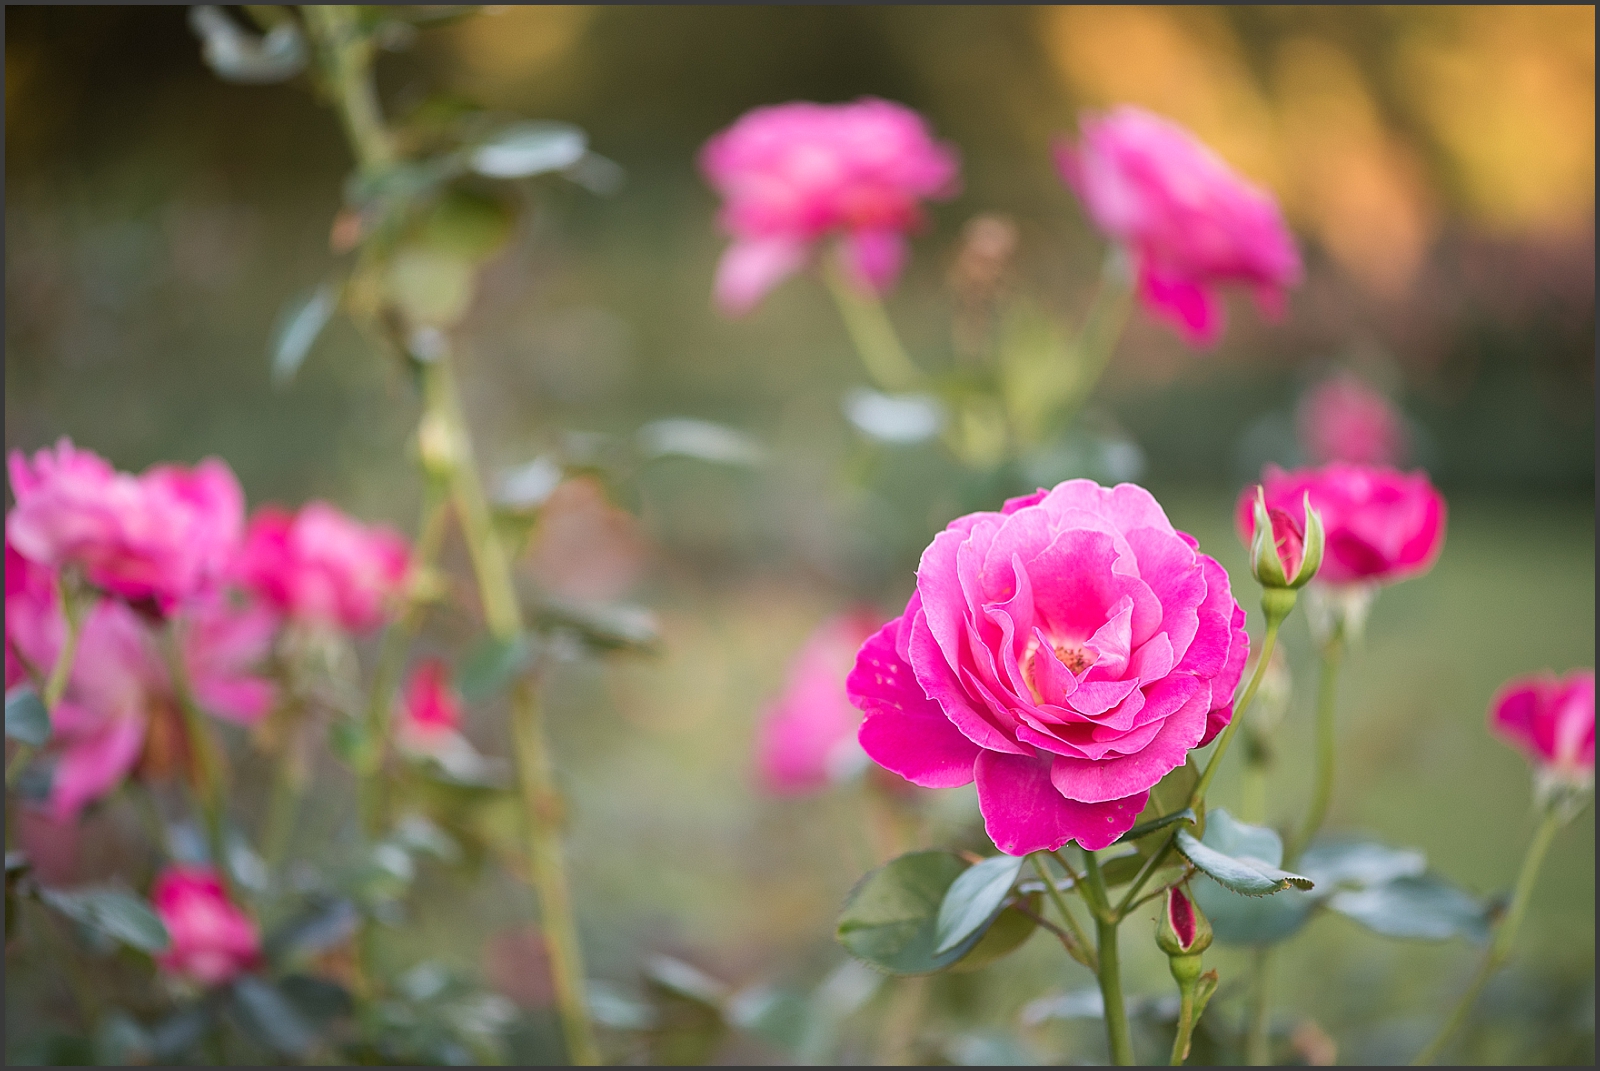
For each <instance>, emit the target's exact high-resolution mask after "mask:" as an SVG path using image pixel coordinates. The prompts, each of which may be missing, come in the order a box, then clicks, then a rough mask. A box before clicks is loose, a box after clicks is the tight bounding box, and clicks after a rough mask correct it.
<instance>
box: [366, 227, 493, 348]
mask: <svg viewBox="0 0 1600 1071" xmlns="http://www.w3.org/2000/svg"><path fill="white" fill-rule="evenodd" d="M477 270H478V266H477V264H476V263H474V261H473V260H472V259H471V258H470V257H464V256H462V255H461V254H460V253H456V252H453V251H450V250H446V249H436V248H432V247H429V246H423V245H409V246H406V247H405V248H403V249H401V250H400V251H399V252H397V253H396V254H395V255H394V258H393V259H392V260H390V262H389V266H388V271H387V273H386V278H385V281H386V283H387V284H388V287H389V294H390V296H391V297H393V298H394V301H395V304H397V305H398V306H400V308H401V309H402V310H403V311H404V312H405V314H406V316H407V317H408V318H409V319H410V321H411V323H412V324H413V325H414V326H419V327H434V328H439V329H440V330H443V329H445V328H449V327H452V326H454V324H455V323H456V321H457V320H459V319H461V317H462V316H463V315H465V313H466V311H467V307H468V306H469V305H471V304H472V283H473V280H474V279H475V278H476V277H477Z"/></svg>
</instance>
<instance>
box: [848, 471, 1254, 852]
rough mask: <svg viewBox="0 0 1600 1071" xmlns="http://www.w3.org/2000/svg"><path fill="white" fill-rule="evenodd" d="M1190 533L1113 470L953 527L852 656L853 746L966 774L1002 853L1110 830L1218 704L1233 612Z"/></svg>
mask: <svg viewBox="0 0 1600 1071" xmlns="http://www.w3.org/2000/svg"><path fill="white" fill-rule="evenodd" d="M1197 547H1198V544H1197V543H1196V541H1195V540H1194V538H1193V537H1192V536H1189V535H1188V534H1186V533H1184V532H1179V531H1176V530H1175V529H1174V528H1173V527H1172V524H1171V523H1170V522H1169V521H1168V520H1167V516H1166V514H1165V513H1164V512H1162V509H1161V506H1160V505H1159V504H1158V503H1157V502H1156V500H1155V499H1154V498H1153V497H1152V496H1151V495H1150V492H1148V491H1146V490H1145V489H1144V488H1142V487H1137V486H1135V485H1133V484H1126V483H1125V484H1119V485H1118V486H1116V487H1112V488H1106V487H1101V486H1100V485H1098V484H1096V483H1095V482H1094V481H1092V480H1068V481H1067V482H1065V483H1062V484H1059V485H1057V486H1056V487H1055V489H1054V490H1051V491H1048V492H1046V491H1043V490H1041V491H1039V492H1037V493H1036V494H1032V495H1029V496H1027V497H1025V498H1018V499H1013V500H1011V501H1010V502H1007V503H1006V504H1005V508H1004V509H1003V510H1002V511H1001V512H999V513H973V514H969V515H968V516H965V517H961V518H958V519H957V520H955V521H952V522H951V523H950V526H949V527H948V528H946V529H945V530H944V531H943V532H941V533H940V534H939V535H937V536H935V537H934V540H933V543H932V545H931V546H929V547H928V549H927V550H926V551H924V552H923V555H922V564H921V565H920V566H919V567H918V569H917V590H916V593H915V594H913V595H912V596H911V601H910V602H909V603H908V604H907V605H906V612H905V614H904V615H903V616H902V617H900V618H898V619H896V620H894V621H891V622H890V623H889V624H887V625H885V626H884V627H883V628H882V629H880V630H879V631H878V632H877V633H876V634H875V635H874V636H873V637H872V638H871V639H870V640H868V641H867V643H866V645H865V646H864V647H862V649H861V653H860V655H859V656H858V657H857V659H856V667H855V670H854V671H853V672H852V673H851V674H850V678H849V681H848V685H847V687H848V689H849V692H850V698H851V701H852V702H854V703H855V704H856V705H857V706H858V707H860V708H861V709H862V710H863V711H865V713H866V720H865V721H864V722H862V725H861V732H860V740H861V746H862V747H863V748H864V749H865V750H866V752H867V754H868V755H869V756H871V757H872V758H873V759H874V760H875V761H876V762H878V763H879V764H880V765H882V766H884V767H885V768H887V769H889V770H892V771H893V772H895V773H897V774H899V775H900V776H902V777H904V778H905V779H906V780H908V781H911V782H912V783H914V784H918V785H922V786H924V787H926V788H952V787H955V786H957V785H964V784H966V783H967V782H969V781H973V780H976V781H977V786H978V805H979V808H980V809H981V811H982V812H983V819H984V825H985V828H986V829H987V830H988V832H989V836H990V837H991V838H992V839H993V840H994V843H995V845H996V846H997V847H998V848H999V849H1000V850H1001V851H1003V852H1006V853H1008V854H1011V855H1025V854H1027V853H1028V852H1033V851H1040V850H1054V849H1056V848H1059V847H1061V846H1062V845H1063V844H1065V843H1067V842H1068V841H1077V842H1078V844H1079V845H1080V846H1082V847H1083V848H1086V849H1090V850H1093V849H1098V848H1104V847H1105V846H1107V845H1108V844H1111V843H1112V842H1113V841H1115V840H1116V839H1117V838H1118V837H1120V836H1122V834H1124V833H1126V832H1127V831H1128V830H1129V829H1130V828H1131V827H1132V826H1133V824H1134V820H1135V819H1136V818H1137V816H1138V814H1139V812H1140V811H1141V810H1143V808H1144V805H1145V802H1146V800H1147V798H1148V796H1149V794H1150V789H1151V788H1152V787H1153V786H1154V785H1155V784H1156V783H1157V782H1158V781H1160V780H1161V779H1162V778H1163V777H1165V776H1166V775H1167V774H1168V773H1169V772H1171V771H1172V770H1173V769H1175V768H1176V767H1179V766H1182V765H1183V764H1184V762H1185V761H1186V759H1187V756H1188V753H1189V751H1190V749H1191V748H1196V747H1201V746H1203V745H1204V744H1206V743H1208V742H1209V741H1210V740H1211V738H1212V737H1213V736H1215V735H1216V734H1217V733H1218V732H1219V731H1221V729H1222V728H1223V726H1225V725H1227V724H1228V722H1229V720H1230V719H1231V718H1232V716H1233V691H1234V688H1235V687H1236V686H1237V684H1238V682H1239V676H1240V674H1241V672H1242V671H1243V669H1244V662H1245V658H1246V656H1247V655H1248V653H1249V646H1250V641H1249V637H1248V636H1247V635H1246V633H1245V631H1244V621H1245V615H1244V611H1243V610H1242V609H1240V607H1239V605H1238V603H1236V602H1235V601H1234V599H1233V595H1232V593H1231V592H1230V591H1229V588H1228V574H1227V573H1226V572H1225V571H1224V570H1223V568H1222V566H1220V565H1218V564H1217V563H1216V561H1215V560H1213V559H1212V558H1210V557H1208V556H1206V555H1204V554H1201V553H1199V551H1198V550H1197Z"/></svg>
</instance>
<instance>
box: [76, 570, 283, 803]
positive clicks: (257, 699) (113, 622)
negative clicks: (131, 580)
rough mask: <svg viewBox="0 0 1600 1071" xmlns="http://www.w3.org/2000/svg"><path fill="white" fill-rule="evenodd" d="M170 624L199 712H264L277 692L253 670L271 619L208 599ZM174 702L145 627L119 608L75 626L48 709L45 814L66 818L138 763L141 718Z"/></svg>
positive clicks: (266, 648) (249, 721) (101, 608)
mask: <svg viewBox="0 0 1600 1071" xmlns="http://www.w3.org/2000/svg"><path fill="white" fill-rule="evenodd" d="M171 627H173V628H175V629H177V631H178V636H179V650H181V651H182V652H183V658H184V665H185V672H186V673H187V675H188V678H189V685H190V688H191V689H192V690H193V694H194V698H195V701H196V702H197V703H198V704H199V706H200V708H201V709H202V710H203V711H205V712H206V713H208V714H213V715H216V716H217V717H220V718H224V719H226V720H228V721H232V722H236V723H238V724H241V725H253V724H255V723H256V722H258V721H260V719H261V718H263V717H264V716H265V715H266V714H267V713H268V711H270V710H271V709H272V705H273V703H274V702H275V701H276V697H277V689H276V686H275V685H274V684H273V683H272V681H271V680H270V679H268V678H267V677H265V676H263V674H264V672H265V670H264V666H263V663H265V661H266V659H267V656H268V655H269V654H270V652H271V649H272V642H273V638H274V635H275V630H276V627H277V620H276V617H275V616H274V615H272V614H271V613H269V612H267V611H265V610H263V609H261V608H260V607H256V606H250V605H248V604H240V603H237V602H235V601H233V600H232V599H230V598H228V597H226V596H225V595H223V594H222V593H220V592H218V593H216V594H214V595H210V596H206V597H203V598H202V599H200V600H197V601H196V602H194V603H191V604H187V605H185V606H183V607H182V608H180V609H179V610H178V612H177V613H176V614H175V615H174V616H173V618H172V621H171ZM176 703H177V699H176V696H175V693H174V691H173V686H172V680H171V677H170V675H169V674H168V672H167V666H166V664H165V662H164V661H163V659H162V657H161V653H160V651H159V649H158V647H157V644H156V642H155V637H154V636H153V635H151V633H150V629H149V627H148V626H147V625H146V623H145V621H144V620H143V619H142V618H141V617H140V616H139V615H138V614H136V613H134V612H133V611H132V610H130V609H129V608H128V607H127V606H125V605H123V604H121V603H117V602H111V601H104V602H101V603H100V604H99V605H98V606H97V607H95V609H94V610H93V611H92V612H91V613H90V614H89V616H88V618H87V619H86V620H85V622H84V626H83V635H82V637H81V638H80V639H79V641H78V652H77V657H76V658H75V659H74V660H73V667H72V675H71V676H70V677H69V678H68V682H67V690H66V693H65V695H63V696H62V699H61V702H60V703H58V704H57V705H56V707H55V709H54V710H53V711H52V712H51V737H50V744H49V748H50V750H51V752H53V753H54V754H55V756H56V765H55V773H54V775H53V777H52V778H51V783H50V807H51V811H52V813H53V814H55V815H56V817H57V818H60V819H65V818H70V817H72V816H75V815H77V814H78V812H79V811H81V810H82V809H83V807H84V806H85V805H86V804H88V803H89V802H91V801H93V800H96V799H99V798H100V797H101V796H104V795H106V794H107V793H110V792H112V791H113V790H115V789H116V787H117V786H118V785H120V784H121V783H122V780H123V778H125V777H126V776H127V775H128V774H129V772H130V771H132V770H133V768H134V766H135V765H136V764H137V763H138V762H139V758H140V755H141V754H142V753H143V751H144V747H145V741H146V736H147V733H148V730H149V726H150V722H151V719H152V718H154V717H156V716H158V715H162V714H166V713H169V712H171V711H173V710H176Z"/></svg>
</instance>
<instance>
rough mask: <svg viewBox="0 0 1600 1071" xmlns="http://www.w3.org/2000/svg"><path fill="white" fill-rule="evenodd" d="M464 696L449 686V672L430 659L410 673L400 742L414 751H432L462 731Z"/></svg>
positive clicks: (441, 664)
mask: <svg viewBox="0 0 1600 1071" xmlns="http://www.w3.org/2000/svg"><path fill="white" fill-rule="evenodd" d="M461 706H462V704H461V695H460V693H458V692H457V691H456V690H455V688H454V686H453V685H451V683H450V669H449V667H448V666H446V665H445V664H444V662H443V661H441V660H440V659H437V658H427V659H424V660H423V661H422V662H420V663H418V664H417V668H416V669H414V670H412V671H411V679H410V681H408V682H407V684H406V694H405V700H404V702H403V703H402V704H401V708H400V727H399V730H398V731H399V739H400V743H401V745H402V746H404V747H406V748H407V749H408V750H411V751H418V752H430V751H435V750H438V749H439V747H440V746H441V745H444V744H445V743H446V742H447V741H449V740H451V739H453V738H454V737H455V736H456V735H457V734H458V733H459V732H460V730H461Z"/></svg>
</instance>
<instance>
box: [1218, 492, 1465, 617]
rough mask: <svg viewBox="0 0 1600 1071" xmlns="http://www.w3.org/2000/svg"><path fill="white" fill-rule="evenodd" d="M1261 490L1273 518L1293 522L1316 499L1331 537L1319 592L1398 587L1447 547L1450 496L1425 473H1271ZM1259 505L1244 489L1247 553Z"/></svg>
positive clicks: (1242, 525)
mask: <svg viewBox="0 0 1600 1071" xmlns="http://www.w3.org/2000/svg"><path fill="white" fill-rule="evenodd" d="M1261 486H1262V487H1263V488H1264V489H1265V490H1266V496H1267V508H1268V510H1269V511H1270V510H1280V511H1282V512H1283V513H1285V514H1287V515H1289V516H1291V517H1292V516H1298V515H1299V514H1300V507H1301V501H1302V498H1303V496H1304V495H1305V494H1306V493H1308V492H1309V493H1310V495H1311V505H1312V507H1313V508H1315V509H1316V510H1317V512H1318V513H1320V514H1321V515H1322V524H1323V527H1324V529H1326V531H1327V549H1326V550H1325V551H1324V552H1323V556H1322V568H1321V569H1320V570H1319V571H1318V572H1317V579H1316V582H1317V583H1320V584H1325V585H1329V586H1333V587H1338V586H1340V585H1346V584H1392V583H1394V582H1395V581H1397V580H1405V579H1408V578H1410V577H1414V576H1421V575H1422V574H1423V573H1426V572H1427V571H1428V570H1429V569H1431V568H1432V567H1433V563H1434V560H1435V559H1436V558H1438V556H1439V551H1440V549H1441V548H1442V547H1443V546H1444V528H1445V503H1444V496H1443V495H1441V494H1439V492H1438V491H1436V490H1435V489H1434V487H1433V484H1431V483H1429V482H1428V474H1427V473H1425V472H1422V471H1420V470H1419V471H1417V472H1412V473H1401V472H1396V471H1395V470H1394V469H1390V468H1383V467H1380V466H1376V465H1371V466H1368V465H1351V464H1346V463H1343V462H1338V463H1335V464H1332V465H1326V466H1324V467H1322V468H1320V469H1297V470H1295V471H1294V472H1285V471H1283V470H1282V469H1280V468H1278V467H1277V466H1276V465H1268V466H1267V467H1266V469H1265V470H1263V471H1262V473H1261ZM1254 503H1255V488H1254V487H1247V488H1245V490H1244V491H1243V492H1242V493H1241V494H1240V495H1239V504H1238V509H1237V513H1236V519H1237V521H1238V525H1239V533H1240V535H1241V536H1242V537H1243V539H1244V542H1245V545H1246V546H1248V545H1249V544H1250V540H1251V537H1252V536H1253V535H1254V533H1255V520H1254V517H1253V515H1252V509H1253V506H1254Z"/></svg>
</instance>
